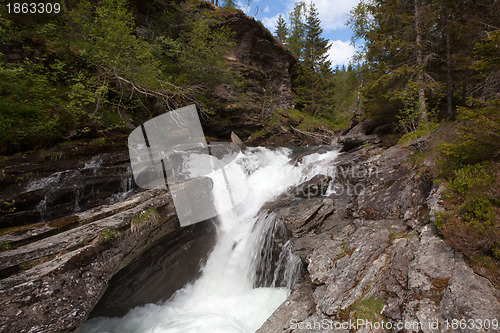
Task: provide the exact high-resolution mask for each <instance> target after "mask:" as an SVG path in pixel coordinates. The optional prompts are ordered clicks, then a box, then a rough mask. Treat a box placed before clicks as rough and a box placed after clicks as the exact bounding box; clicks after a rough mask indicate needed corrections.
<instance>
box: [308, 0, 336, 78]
mask: <svg viewBox="0 0 500 333" xmlns="http://www.w3.org/2000/svg"><path fill="white" fill-rule="evenodd" d="M305 30H306V31H305V40H304V63H305V64H306V66H310V67H312V68H313V70H314V71H315V72H319V70H320V68H321V67H325V66H326V67H330V65H331V63H330V61H328V60H327V58H328V50H329V49H330V47H331V45H330V44H329V42H328V39H326V38H323V37H322V36H321V34H322V33H323V28H321V20H320V19H319V17H318V10H317V9H316V5H315V4H314V2H311V4H310V6H309V10H308V13H307V16H306V27H305Z"/></svg>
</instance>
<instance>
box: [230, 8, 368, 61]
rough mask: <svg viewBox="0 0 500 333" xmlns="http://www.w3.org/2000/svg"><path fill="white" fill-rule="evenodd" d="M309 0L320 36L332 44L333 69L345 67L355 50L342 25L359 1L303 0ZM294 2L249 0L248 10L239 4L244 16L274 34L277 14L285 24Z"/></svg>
mask: <svg viewBox="0 0 500 333" xmlns="http://www.w3.org/2000/svg"><path fill="white" fill-rule="evenodd" d="M310 1H313V2H314V3H315V4H316V8H317V9H318V12H319V18H320V19H321V24H322V27H323V30H324V31H323V37H325V38H327V39H329V40H330V42H331V44H332V47H331V48H330V52H329V53H330V57H329V58H330V60H331V61H332V64H333V66H335V65H337V64H339V65H342V64H345V65H347V64H348V63H349V60H350V58H351V57H352V55H353V54H354V52H355V50H354V47H353V46H352V45H351V44H350V41H351V36H352V31H351V29H350V28H349V27H347V26H346V25H345V23H346V22H347V19H348V14H349V12H350V10H351V9H352V8H353V7H354V6H356V5H357V4H358V2H359V0H307V1H306V2H307V3H309V2H310ZM295 2H296V0H253V1H252V3H251V5H250V6H249V7H248V6H247V5H246V4H245V0H240V1H239V4H240V7H241V8H242V9H243V10H244V11H245V12H247V14H248V15H250V16H254V17H255V19H257V20H260V21H262V23H264V25H265V26H266V27H267V28H268V29H269V30H270V31H271V32H272V33H273V34H274V30H275V24H276V20H277V18H278V15H279V14H281V15H282V16H283V17H284V18H285V20H286V21H287V23H288V13H290V12H291V11H292V9H293V7H294V4H295ZM256 8H258V12H257V10H256ZM256 12H257V15H255V13H256Z"/></svg>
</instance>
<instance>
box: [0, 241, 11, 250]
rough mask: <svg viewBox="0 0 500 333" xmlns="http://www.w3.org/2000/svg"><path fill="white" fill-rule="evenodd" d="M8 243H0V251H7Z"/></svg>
mask: <svg viewBox="0 0 500 333" xmlns="http://www.w3.org/2000/svg"><path fill="white" fill-rule="evenodd" d="M10 246H11V245H10V243H8V242H0V251H1V250H9V249H10Z"/></svg>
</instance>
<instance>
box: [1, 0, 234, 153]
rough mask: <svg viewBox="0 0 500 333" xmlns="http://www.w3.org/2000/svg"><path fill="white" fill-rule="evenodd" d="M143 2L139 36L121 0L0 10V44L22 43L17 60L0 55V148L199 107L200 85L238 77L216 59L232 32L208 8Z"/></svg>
mask: <svg viewBox="0 0 500 333" xmlns="http://www.w3.org/2000/svg"><path fill="white" fill-rule="evenodd" d="M63 6H65V5H63ZM150 6H152V10H151V11H150V12H151V13H152V14H151V16H152V18H151V26H150V27H149V28H150V30H149V34H148V36H145V37H141V36H144V35H141V34H138V33H136V27H135V17H134V15H133V10H132V8H130V4H129V2H128V1H126V0H104V1H100V2H95V1H90V0H77V1H74V2H72V3H71V6H70V5H68V7H67V8H66V7H65V8H64V10H63V11H62V12H61V14H60V15H58V16H43V15H42V16H43V17H42V16H40V17H36V18H35V17H31V16H30V17H28V16H23V15H18V16H15V17H14V16H12V15H11V16H7V15H6V13H5V10H4V9H5V8H4V7H2V8H1V10H0V31H1V32H3V34H2V37H1V40H0V42H2V43H5V45H6V47H7V49H9V47H11V46H12V47H15V46H16V45H19V44H20V45H23V52H24V53H22V54H21V55H23V56H25V59H22V60H20V61H10V62H9V61H7V60H6V59H5V58H3V57H1V54H0V131H1V133H2V134H3V135H2V137H1V138H0V153H14V152H17V151H20V150H27V149H33V148H39V147H43V146H48V145H52V144H54V143H55V142H57V141H60V140H61V139H62V138H65V137H69V136H75V135H77V136H78V135H95V134H94V133H96V132H97V131H102V130H108V129H112V128H115V127H121V126H124V125H125V122H126V121H127V122H128V121H132V122H133V123H134V122H135V121H144V120H145V119H148V118H149V117H151V116H152V115H153V113H160V112H164V111H165V110H169V109H172V108H176V107H178V106H179V104H185V102H187V101H189V102H191V103H192V102H199V104H201V105H200V106H202V107H203V104H205V103H206V101H205V97H204V95H203V92H204V88H206V87H212V86H214V85H215V84H218V83H222V82H231V83H233V82H235V81H238V80H239V79H240V78H239V77H234V76H233V75H232V72H231V69H230V68H228V67H227V66H225V64H224V55H225V54H226V53H227V51H228V48H230V47H232V46H233V45H234V42H232V38H233V35H232V32H231V31H230V30H229V29H228V28H227V27H226V28H224V27H221V24H219V22H217V21H216V19H217V15H216V14H215V13H211V12H203V11H202V12H199V13H197V14H196V15H197V17H196V18H193V16H194V15H193V13H188V12H185V11H184V9H183V7H181V6H167V5H165V4H163V3H161V4H160V3H154V4H150ZM153 7H154V8H153ZM196 8H198V7H196ZM153 9H154V10H153ZM191 9H193V10H194V9H195V8H191ZM179 27H182V28H179ZM35 55H36V56H35Z"/></svg>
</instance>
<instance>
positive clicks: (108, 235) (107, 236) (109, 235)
mask: <svg viewBox="0 0 500 333" xmlns="http://www.w3.org/2000/svg"><path fill="white" fill-rule="evenodd" d="M117 234H118V231H116V230H111V229H109V228H104V229H103V230H102V237H103V238H104V240H105V241H106V242H109V241H112V240H113V239H115V237H116V235H117Z"/></svg>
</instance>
